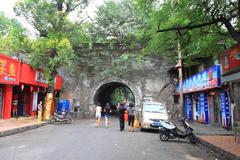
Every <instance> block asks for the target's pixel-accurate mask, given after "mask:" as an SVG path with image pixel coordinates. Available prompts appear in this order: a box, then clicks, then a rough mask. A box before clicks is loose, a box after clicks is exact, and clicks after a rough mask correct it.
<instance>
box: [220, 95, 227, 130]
mask: <svg viewBox="0 0 240 160" xmlns="http://www.w3.org/2000/svg"><path fill="white" fill-rule="evenodd" d="M220 97H221V98H220V99H221V108H222V127H225V128H226V111H225V93H224V92H221V94H220Z"/></svg>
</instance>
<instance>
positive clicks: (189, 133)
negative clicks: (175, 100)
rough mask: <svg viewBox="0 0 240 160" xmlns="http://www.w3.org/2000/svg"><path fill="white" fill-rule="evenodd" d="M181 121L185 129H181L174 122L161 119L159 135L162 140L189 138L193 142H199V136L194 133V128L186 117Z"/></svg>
mask: <svg viewBox="0 0 240 160" xmlns="http://www.w3.org/2000/svg"><path fill="white" fill-rule="evenodd" d="M179 122H180V123H181V124H182V125H183V127H184V130H185V131H181V130H179V128H177V127H176V126H175V125H174V124H173V123H171V122H168V121H163V120H160V127H159V133H160V135H159V137H160V139H161V141H167V140H168V139H174V138H187V137H188V139H189V141H190V142H191V143H192V144H195V143H196V142H197V137H196V135H195V134H194V133H193V128H192V127H191V126H190V125H189V124H188V123H187V119H186V118H182V119H180V120H179Z"/></svg>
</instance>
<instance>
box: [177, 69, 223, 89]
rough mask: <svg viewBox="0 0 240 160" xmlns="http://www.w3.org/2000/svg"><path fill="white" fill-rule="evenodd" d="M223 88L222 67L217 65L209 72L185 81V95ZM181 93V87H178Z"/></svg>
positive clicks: (206, 71) (205, 71)
mask: <svg viewBox="0 0 240 160" xmlns="http://www.w3.org/2000/svg"><path fill="white" fill-rule="evenodd" d="M220 86H221V73H220V65H215V66H213V67H211V68H209V69H207V70H204V71H202V72H200V73H198V74H195V75H193V76H191V77H189V78H187V79H185V80H183V93H184V94H185V93H191V92H197V91H203V90H207V89H212V88H217V87H220ZM176 93H179V85H177V86H176Z"/></svg>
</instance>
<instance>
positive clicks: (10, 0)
mask: <svg viewBox="0 0 240 160" xmlns="http://www.w3.org/2000/svg"><path fill="white" fill-rule="evenodd" d="M17 1H18V0H0V11H3V12H4V13H5V15H6V16H7V17H9V18H16V19H17V20H18V21H19V22H20V23H21V24H22V25H23V26H24V27H25V28H27V29H28V31H29V33H30V35H31V36H34V35H35V33H36V31H34V29H33V28H32V27H31V25H29V24H28V23H27V21H25V20H24V18H21V17H16V16H15V13H14V11H13V7H14V4H15V3H16V2H17ZM104 1H105V0H90V3H89V5H88V7H87V8H86V11H85V13H84V14H86V15H87V16H90V17H91V18H94V16H95V11H96V9H97V6H100V5H101V4H103V3H104ZM70 18H71V19H72V20H76V18H77V17H76V16H75V15H74V14H73V15H71V16H70Z"/></svg>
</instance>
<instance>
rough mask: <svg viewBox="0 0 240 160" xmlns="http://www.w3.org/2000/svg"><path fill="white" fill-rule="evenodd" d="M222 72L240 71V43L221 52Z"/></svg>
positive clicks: (225, 73)
mask: <svg viewBox="0 0 240 160" xmlns="http://www.w3.org/2000/svg"><path fill="white" fill-rule="evenodd" d="M220 59H221V65H222V74H223V75H227V74H231V73H236V72H239V71H240V44H238V45H236V46H235V47H233V48H231V49H229V50H228V51H225V52H224V53H223V54H221V57H220Z"/></svg>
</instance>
